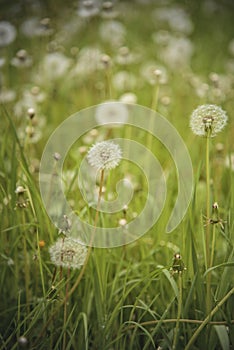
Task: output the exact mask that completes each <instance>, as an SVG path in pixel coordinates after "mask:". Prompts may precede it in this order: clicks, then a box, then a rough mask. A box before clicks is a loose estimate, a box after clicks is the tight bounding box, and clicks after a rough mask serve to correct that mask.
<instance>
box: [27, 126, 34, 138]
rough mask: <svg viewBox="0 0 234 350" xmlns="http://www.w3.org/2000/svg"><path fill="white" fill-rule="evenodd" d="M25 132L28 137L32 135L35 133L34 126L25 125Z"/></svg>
mask: <svg viewBox="0 0 234 350" xmlns="http://www.w3.org/2000/svg"><path fill="white" fill-rule="evenodd" d="M25 132H26V134H27V135H28V136H29V137H33V135H34V133H35V130H34V127H33V126H27V127H26V129H25Z"/></svg>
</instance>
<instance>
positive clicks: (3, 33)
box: [0, 21, 16, 47]
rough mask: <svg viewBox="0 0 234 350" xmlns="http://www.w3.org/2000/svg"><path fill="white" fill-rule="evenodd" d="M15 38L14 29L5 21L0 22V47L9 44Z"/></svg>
mask: <svg viewBox="0 0 234 350" xmlns="http://www.w3.org/2000/svg"><path fill="white" fill-rule="evenodd" d="M15 38H16V29H15V27H14V26H13V25H12V24H11V23H9V22H7V21H0V47H3V46H7V45H9V44H11V43H12V42H13V41H14V40H15Z"/></svg>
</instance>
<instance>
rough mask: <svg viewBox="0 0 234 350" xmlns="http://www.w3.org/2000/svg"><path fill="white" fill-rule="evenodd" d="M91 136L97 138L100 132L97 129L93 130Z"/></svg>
mask: <svg viewBox="0 0 234 350" xmlns="http://www.w3.org/2000/svg"><path fill="white" fill-rule="evenodd" d="M89 134H90V136H92V137H97V136H98V134H99V132H98V130H97V129H92V130H90V132H89Z"/></svg>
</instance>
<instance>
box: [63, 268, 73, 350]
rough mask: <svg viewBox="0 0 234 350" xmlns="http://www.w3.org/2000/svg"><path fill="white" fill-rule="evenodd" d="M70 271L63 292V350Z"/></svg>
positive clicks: (64, 347)
mask: <svg viewBox="0 0 234 350" xmlns="http://www.w3.org/2000/svg"><path fill="white" fill-rule="evenodd" d="M70 273H71V270H70V268H68V270H67V282H66V291H65V299H64V313H63V329H64V333H63V348H62V349H63V350H65V349H66V323H67V302H68V290H69V279H70Z"/></svg>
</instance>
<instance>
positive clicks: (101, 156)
mask: <svg viewBox="0 0 234 350" xmlns="http://www.w3.org/2000/svg"><path fill="white" fill-rule="evenodd" d="M121 157H122V151H121V149H120V147H119V145H117V144H115V143H113V142H111V141H102V142H98V143H96V144H95V145H93V146H92V147H91V148H90V150H89V152H88V156H87V158H88V163H89V164H90V165H91V166H92V167H94V168H96V169H98V170H101V169H102V170H104V169H106V170H109V169H114V168H115V167H117V165H119V162H120V160H121Z"/></svg>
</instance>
